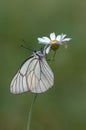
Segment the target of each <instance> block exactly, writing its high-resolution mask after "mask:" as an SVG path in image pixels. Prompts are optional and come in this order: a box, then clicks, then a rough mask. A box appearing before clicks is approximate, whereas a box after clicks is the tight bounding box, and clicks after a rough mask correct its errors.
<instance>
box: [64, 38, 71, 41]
mask: <svg viewBox="0 0 86 130" xmlns="http://www.w3.org/2000/svg"><path fill="white" fill-rule="evenodd" d="M71 39H72V38H65V39H63V40H62V42H67V41H70V40H71Z"/></svg>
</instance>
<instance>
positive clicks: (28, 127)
mask: <svg viewBox="0 0 86 130" xmlns="http://www.w3.org/2000/svg"><path fill="white" fill-rule="evenodd" d="M36 98H37V94H35V95H34V97H33V100H32V102H31V106H30V110H29V115H28V122H27V130H30V124H31V115H32V108H33V105H34V103H35V101H36Z"/></svg>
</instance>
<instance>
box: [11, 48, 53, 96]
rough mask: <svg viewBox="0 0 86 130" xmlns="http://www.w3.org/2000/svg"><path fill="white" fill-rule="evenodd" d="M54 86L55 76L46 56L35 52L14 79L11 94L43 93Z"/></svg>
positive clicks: (40, 52)
mask: <svg viewBox="0 0 86 130" xmlns="http://www.w3.org/2000/svg"><path fill="white" fill-rule="evenodd" d="M53 85H54V74H53V71H52V70H51V68H50V66H49V65H48V63H47V61H46V58H45V54H44V53H43V52H42V51H37V50H35V51H33V54H32V55H31V56H30V57H29V58H28V59H26V60H25V61H24V63H23V64H22V65H21V66H20V68H19V70H18V71H17V73H16V74H15V76H14V78H13V79H12V81H11V84H10V92H11V93H13V94H21V93H24V92H32V93H42V92H45V91H47V90H48V89H49V88H51V87H52V86H53Z"/></svg>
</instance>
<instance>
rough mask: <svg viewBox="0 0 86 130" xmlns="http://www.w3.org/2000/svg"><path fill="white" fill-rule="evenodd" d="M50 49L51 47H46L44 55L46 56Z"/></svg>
mask: <svg viewBox="0 0 86 130" xmlns="http://www.w3.org/2000/svg"><path fill="white" fill-rule="evenodd" d="M50 48H51V46H48V47H47V48H46V50H45V52H46V54H48V53H49V51H50Z"/></svg>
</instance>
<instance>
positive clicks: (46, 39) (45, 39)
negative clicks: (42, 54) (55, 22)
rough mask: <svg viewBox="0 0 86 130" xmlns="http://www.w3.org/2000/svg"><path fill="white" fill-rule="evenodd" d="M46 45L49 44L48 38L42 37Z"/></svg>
mask: <svg viewBox="0 0 86 130" xmlns="http://www.w3.org/2000/svg"><path fill="white" fill-rule="evenodd" d="M42 38H43V39H44V41H45V42H46V43H49V42H50V39H49V38H48V37H42Z"/></svg>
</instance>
